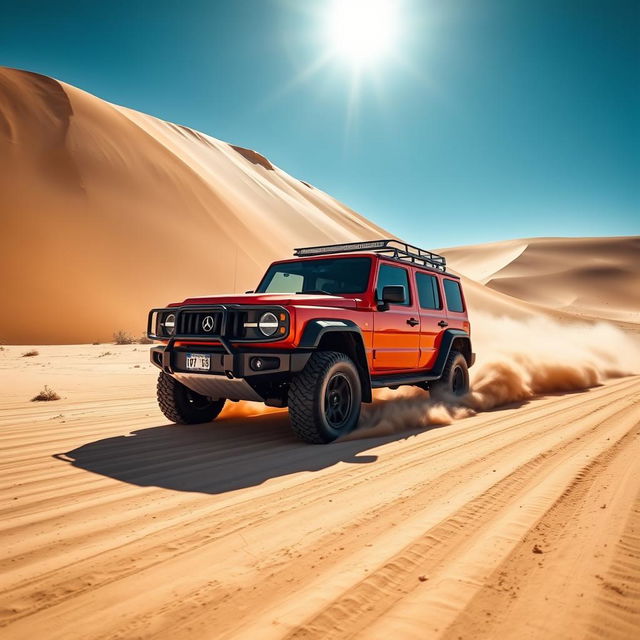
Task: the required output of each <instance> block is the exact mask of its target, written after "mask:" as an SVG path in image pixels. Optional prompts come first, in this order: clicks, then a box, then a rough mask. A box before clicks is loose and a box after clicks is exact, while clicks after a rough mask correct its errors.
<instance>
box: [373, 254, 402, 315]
mask: <svg viewBox="0 0 640 640" xmlns="http://www.w3.org/2000/svg"><path fill="white" fill-rule="evenodd" d="M391 285H402V286H403V287H404V290H405V293H406V296H407V299H406V300H405V302H404V303H403V304H404V305H405V306H407V307H408V306H410V304H411V290H410V289H409V275H408V274H407V270H406V269H403V268H402V267H393V266H391V265H390V264H381V265H380V270H379V271H378V286H377V287H376V298H377V299H378V300H382V289H383V288H384V287H389V286H391Z"/></svg>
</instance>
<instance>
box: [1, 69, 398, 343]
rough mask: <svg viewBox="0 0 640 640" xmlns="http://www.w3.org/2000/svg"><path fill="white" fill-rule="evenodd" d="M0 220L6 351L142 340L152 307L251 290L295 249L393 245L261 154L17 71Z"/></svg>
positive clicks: (9, 94) (10, 79)
mask: <svg viewBox="0 0 640 640" xmlns="http://www.w3.org/2000/svg"><path fill="white" fill-rule="evenodd" d="M0 212H1V216H0V225H1V226H0V234H1V235H2V239H3V245H2V252H0V270H2V273H3V274H11V277H5V278H3V285H2V286H3V289H2V292H3V297H4V299H5V313H3V314H2V317H1V318H0V342H3V343H5V344H6V343H12V344H16V343H17V344H20V343H40V344H43V343H57V344H61V343H69V342H76V343H78V342H93V341H95V340H101V341H103V340H107V339H110V338H111V335H112V334H113V332H114V331H116V330H117V329H125V330H127V331H130V332H132V333H134V335H139V334H140V333H141V332H142V330H143V328H144V326H145V322H146V312H147V310H148V309H149V308H150V307H152V306H157V305H162V304H166V303H168V302H170V301H172V300H176V299H180V300H182V299H184V298H186V297H187V296H189V295H200V294H202V295H205V294H211V293H223V292H225V291H229V290H230V289H231V290H232V291H231V292H233V291H244V290H246V289H251V288H253V287H254V286H255V285H256V281H257V279H258V278H259V276H260V275H261V274H262V273H263V271H264V269H265V265H266V264H268V263H269V262H271V261H272V260H273V259H276V258H281V257H283V256H288V255H291V250H292V248H293V247H294V246H298V245H300V244H319V243H322V242H327V241H335V242H341V241H350V240H357V239H361V238H364V237H366V238H374V237H380V236H381V235H385V236H388V233H386V232H383V231H382V230H381V229H379V228H378V227H376V226H375V225H373V224H372V223H370V222H368V221H367V220H365V219H364V218H363V217H361V216H359V215H358V214H356V213H355V212H353V211H351V210H350V209H349V208H348V207H346V206H345V205H343V204H341V203H339V202H338V201H337V200H335V199H334V198H332V197H330V196H329V195H327V194H326V193H323V192H322V191H320V190H318V189H315V188H313V187H311V186H309V185H307V184H306V183H303V182H301V181H300V180H297V179H295V178H292V177H291V176H289V175H288V174H287V173H285V172H284V171H282V170H280V169H278V168H277V167H275V166H274V165H273V164H272V163H271V162H269V161H268V160H267V159H266V158H264V157H263V156H261V155H260V154H258V153H256V152H255V151H251V150H248V149H242V148H240V147H234V146H231V145H229V144H227V143H225V142H221V141H220V140H216V139H214V138H212V137H210V136H207V135H205V134H203V133H199V132H197V131H194V130H192V129H189V128H188V127H183V126H179V125H175V124H172V123H169V122H164V121H162V120H158V119H157V118H153V117H151V116H148V115H145V114H142V113H139V112H136V111H133V110H131V109H126V108H124V107H119V106H116V105H113V104H109V103H107V102H105V101H103V100H100V99H99V98H97V97H95V96H92V95H90V94H88V93H86V92H84V91H81V90H80V89H76V88H75V87H72V86H70V85H68V84H66V83H64V82H59V81H57V80H54V79H52V78H47V77H45V76H40V75H37V74H34V73H28V72H25V71H16V70H13V69H6V68H0ZM44 316H46V320H45V318H44Z"/></svg>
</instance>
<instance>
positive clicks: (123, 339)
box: [113, 329, 138, 344]
mask: <svg viewBox="0 0 640 640" xmlns="http://www.w3.org/2000/svg"><path fill="white" fill-rule="evenodd" d="M113 341H114V342H115V343H116V344H135V343H136V342H138V341H137V340H136V339H135V338H134V337H133V336H132V335H131V334H130V333H127V332H126V331H122V329H121V330H120V331H116V332H115V333H114V334H113Z"/></svg>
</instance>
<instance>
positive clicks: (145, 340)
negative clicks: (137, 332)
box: [138, 333, 153, 344]
mask: <svg viewBox="0 0 640 640" xmlns="http://www.w3.org/2000/svg"><path fill="white" fill-rule="evenodd" d="M138 344H153V340H149V338H147V334H146V333H143V334H142V335H141V336H140V339H139V340H138Z"/></svg>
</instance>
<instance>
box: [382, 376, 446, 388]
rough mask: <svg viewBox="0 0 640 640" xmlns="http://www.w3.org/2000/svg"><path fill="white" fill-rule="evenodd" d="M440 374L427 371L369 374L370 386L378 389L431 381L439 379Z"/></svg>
mask: <svg viewBox="0 0 640 640" xmlns="http://www.w3.org/2000/svg"><path fill="white" fill-rule="evenodd" d="M439 379H440V376H437V375H433V374H429V373H400V374H395V375H389V376H375V377H374V376H371V387H372V388H373V389H380V388H382V387H397V386H400V385H403V384H419V383H421V382H432V381H433V380H439Z"/></svg>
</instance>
